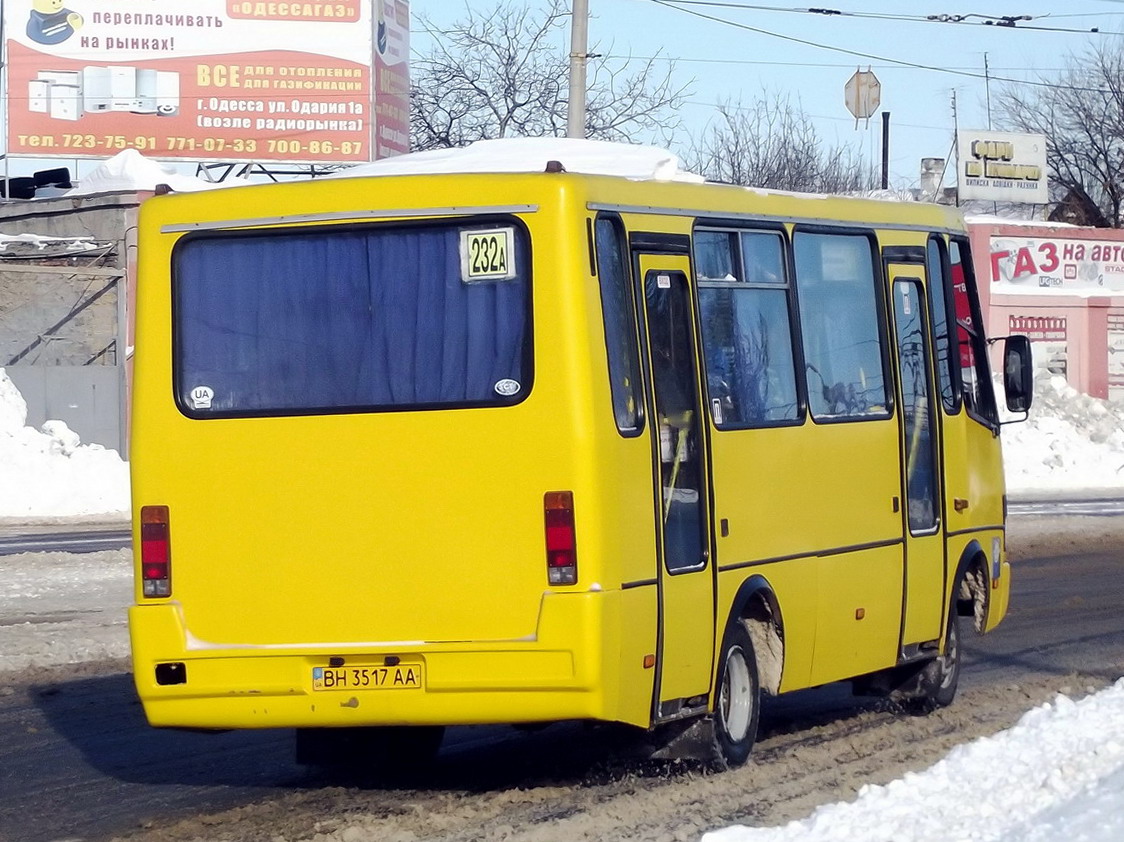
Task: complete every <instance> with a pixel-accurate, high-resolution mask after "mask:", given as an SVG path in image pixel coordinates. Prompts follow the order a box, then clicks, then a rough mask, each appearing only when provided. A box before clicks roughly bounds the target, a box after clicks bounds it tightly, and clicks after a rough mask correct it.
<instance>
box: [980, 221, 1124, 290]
mask: <svg viewBox="0 0 1124 842" xmlns="http://www.w3.org/2000/svg"><path fill="white" fill-rule="evenodd" d="M991 282H992V286H991V289H992V292H999V293H1027V292H1035V293H1047V294H1053V293H1065V294H1077V295H1089V294H1097V293H1100V294H1105V295H1111V294H1120V293H1124V242H1121V241H1119V240H1115V241H1114V240H1073V239H1067V238H1065V237H1001V236H993V237H992V238H991Z"/></svg>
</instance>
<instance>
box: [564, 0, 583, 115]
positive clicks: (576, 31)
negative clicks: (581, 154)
mask: <svg viewBox="0 0 1124 842" xmlns="http://www.w3.org/2000/svg"><path fill="white" fill-rule="evenodd" d="M588 59H589V0H572V5H571V7H570V102H569V106H568V108H567V110H566V137H585V65H586V61H587V60H588Z"/></svg>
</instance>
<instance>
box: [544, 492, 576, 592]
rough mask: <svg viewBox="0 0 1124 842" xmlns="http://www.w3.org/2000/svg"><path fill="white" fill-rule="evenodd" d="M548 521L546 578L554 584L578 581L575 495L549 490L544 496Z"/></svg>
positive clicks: (545, 515)
mask: <svg viewBox="0 0 1124 842" xmlns="http://www.w3.org/2000/svg"><path fill="white" fill-rule="evenodd" d="M543 515H544V518H545V520H546V575H547V580H548V581H549V582H550V584H552V585H573V584H576V583H577V581H578V554H577V541H576V539H575V535H574V494H573V492H571V491H548V492H547V493H546V495H545V496H544V497H543Z"/></svg>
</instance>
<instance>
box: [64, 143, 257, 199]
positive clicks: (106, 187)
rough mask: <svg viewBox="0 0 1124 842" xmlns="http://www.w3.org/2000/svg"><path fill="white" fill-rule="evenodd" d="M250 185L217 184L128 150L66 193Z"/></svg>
mask: <svg viewBox="0 0 1124 842" xmlns="http://www.w3.org/2000/svg"><path fill="white" fill-rule="evenodd" d="M248 183H249V182H248V181H247V180H246V179H242V178H233V179H227V180H226V181H224V182H222V183H221V184H216V183H215V182H213V181H206V180H204V179H202V178H196V177H195V176H193V175H184V174H183V173H181V172H177V171H176V170H175V169H173V168H172V167H170V166H168V165H167V164H161V163H160V162H158V161H152V160H149V159H148V158H146V157H144V156H143V155H142V154H141V153H140V152H138V151H137V150H135V149H125V150H123V151H121V152H118V153H117V154H116V155H114V156H113V157H112V158H110V159H108V160H107V161H104V162H102V163H101V164H99V165H98V166H97V167H96V168H95V169H94V170H93V171H92V172H90V174H89V175H87V176H86V177H85V178H83V179H82V181H81V182H80V183H79V184H78V186H77V187H75V188H74V189H72V190H68V191H66V193H65V194H64V195H67V196H78V195H89V194H93V193H113V192H118V191H128V192H137V191H152V190H155V189H156V185H157V184H167V185H168V186H169V187H171V188H172V189H173V190H175V191H176V192H177V193H190V192H193V191H196V190H211V189H213V188H216V187H235V186H238V185H240V184H248Z"/></svg>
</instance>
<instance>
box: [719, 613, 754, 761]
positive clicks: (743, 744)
mask: <svg viewBox="0 0 1124 842" xmlns="http://www.w3.org/2000/svg"><path fill="white" fill-rule="evenodd" d="M717 687H718V697H717V699H716V701H715V705H714V749H715V752H714V753H715V755H716V757H715V759H716V760H717V761H718V762H719V764H720V765H722V766H724V767H732V766H740V765H742V764H743V763H745V761H746V760H747V759H748V758H749V750H750V749H751V748H752V747H753V741H754V739H755V738H756V737H757V719H758V716H759V715H760V713H761V685H760V683H759V681H758V678H757V659H756V657H755V656H754V654H753V643H752V642H751V641H750V639H749V633H748V632H747V631H746V629H745V625H744V624H743V623H742V622H741V620H734V621H733V622H731V624H730V627H729V628H728V629H727V630H726V636H725V639H724V640H723V641H722V661H721V663H720V665H719V668H718V685H717Z"/></svg>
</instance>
